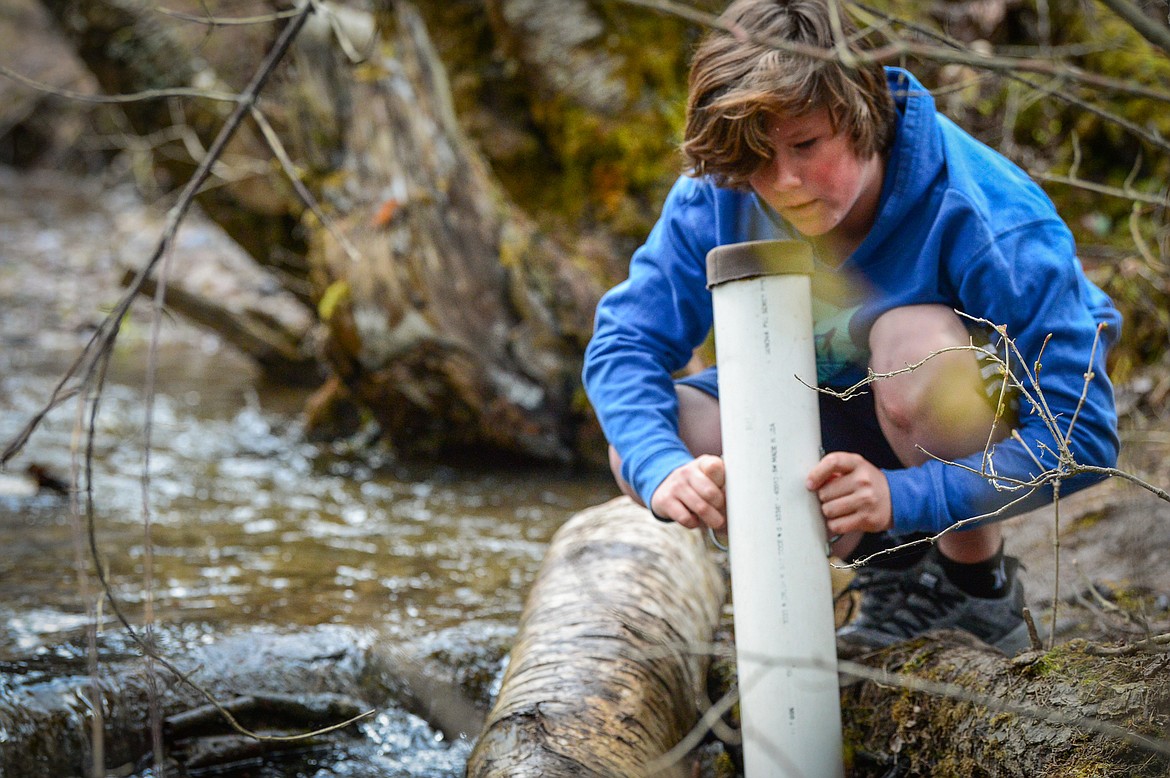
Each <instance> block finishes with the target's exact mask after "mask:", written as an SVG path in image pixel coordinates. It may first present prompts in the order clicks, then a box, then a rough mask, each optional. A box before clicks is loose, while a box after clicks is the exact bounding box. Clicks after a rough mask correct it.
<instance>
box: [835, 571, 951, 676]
mask: <svg viewBox="0 0 1170 778" xmlns="http://www.w3.org/2000/svg"><path fill="white" fill-rule="evenodd" d="M928 556H929V555H928ZM921 568H922V561H921V560H920V561H918V562H916V563H915V564H913V565H911V566H910V567H905V568H901V569H897V570H894V569H890V568H885V567H872V566H869V567H861V568H858V570H857V573H856V575H854V576H853V580H852V581H850V582H849V585H848V586H846V587H845V588H844V589H843V590H842V591H841V593H840V594H838V595H837V599H840V598H842V597H851V598H852V597H854V593H856V599H855V600H853V602H852V604H851V605H850V609H849V616H848V617H846V619H847V620H848V619H849V618H850V617H852V620H851V621H849V623H848V624H846V625H845V626H843V627H841V628H840V629H838V630H837V654H838V655H839V656H841V657H843V658H846V659H849V658H851V657H854V656H857V655H858V654H860V653H863V652H865V651H869V650H871V649H873V648H874V647H875V646H874V644H873V642H872V640H867V639H866V637H867V636H868V635H869V634H870V633H871V632H873V631H875V630H880V629H881V628H882V625H883V624H885V622H886V618H887V616H888V615H889V614H891V613H893V612H894V611H896V610H897V609H898V608H899V607H900V606H901V605H902V604H903V601H904V595H903V594H902V590H903V588H904V586H905V585H906V584H907V583H908V582H909V581H911V580H917V578H918V573H919V571H920V570H921Z"/></svg>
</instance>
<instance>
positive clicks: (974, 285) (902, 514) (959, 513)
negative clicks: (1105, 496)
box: [886, 220, 1121, 533]
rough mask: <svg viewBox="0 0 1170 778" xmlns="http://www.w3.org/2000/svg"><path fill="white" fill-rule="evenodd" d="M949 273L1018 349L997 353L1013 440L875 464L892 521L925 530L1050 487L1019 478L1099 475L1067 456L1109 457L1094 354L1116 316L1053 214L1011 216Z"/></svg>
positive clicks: (1038, 495)
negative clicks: (945, 457)
mask: <svg viewBox="0 0 1170 778" xmlns="http://www.w3.org/2000/svg"><path fill="white" fill-rule="evenodd" d="M976 245H978V244H976ZM950 275H951V282H952V283H953V284H955V286H956V289H957V293H958V297H959V299H960V300H961V303H962V309H963V310H964V311H966V312H968V313H969V314H971V315H976V316H981V317H983V318H986V319H987V320H988V321H990V322H991V323H992V324H995V325H1006V327H1007V335H1008V338H1009V339H1010V340H1011V341H1012V342H1013V343H1014V345H1015V349H1016V350H1018V353H1016V351H1010V354H1009V364H1010V369H1011V370H1012V372H1013V373H1014V374H1015V375H1016V376H1017V377H1018V378H1019V380H1020V382H1021V383H1022V384H1023V390H1022V392H1021V397H1020V408H1019V422H1018V425H1017V430H1018V432H1019V435H1020V440H1018V441H1017V440H1014V439H1008V440H1006V441H1004V442H1001V443H999V444H997V445H995V446H994V447H993V449H992V450H991V455H990V457H988V458H987V459H986V461H985V459H984V456H983V452H979V453H977V454H974V455H972V456H969V457H966V458H964V459H961V460H959V461H958V462H957V463H956V464H957V465H958V466H956V465H955V464H947V463H943V462H939V461H933V460H932V461H928V462H927V463H925V464H924V465H921V466H919V467H913V468H908V469H906V470H897V471H887V473H886V475H887V478H888V480H889V484H890V496H891V500H892V502H893V510H894V527H895V529H896V530H897V531H899V532H910V531H923V532H931V533H935V532H939V531H941V530H943V529H946V528H947V527H949V526H951V525H953V524H954V523H956V522H959V521H962V520H964V519H968V518H972V517H977V516H985V515H987V514H991V513H994V512H997V511H1000V512H999V513H996V518H997V519H1000V518H1007V517H1009V516H1013V515H1016V514H1018V513H1022V512H1024V511H1027V510H1031V509H1034V508H1037V507H1040V506H1042V505H1044V504H1047V503H1048V502H1051V501H1052V499H1053V490H1052V487H1051V485H1050V479H1049V481H1048V484H1046V485H1044V486H1042V487H1040V488H1034V487H1029V486H1023V485H1022V484H1026V483H1029V482H1032V481H1033V480H1034V479H1037V478H1038V477H1039V476H1041V475H1042V474H1045V473H1048V474H1053V475H1058V476H1062V477H1061V494H1062V495H1067V494H1070V493H1072V492H1073V491H1076V490H1077V489H1080V488H1083V487H1085V486H1089V485H1090V484H1092V483H1095V482H1096V481H1098V480H1100V477H1099V476H1096V475H1093V474H1087V473H1080V474H1074V473H1075V470H1076V465H1092V466H1097V467H1113V466H1114V465H1115V464H1116V461H1117V453H1118V448H1119V441H1118V437H1117V415H1116V411H1115V408H1114V401H1113V387H1112V385H1111V384H1110V381H1109V378H1108V376H1107V374H1106V369H1105V356H1106V352H1107V349H1108V348H1109V346H1111V345H1112V344H1113V343H1114V342H1116V340H1117V337H1118V335H1119V333H1120V327H1121V316H1120V314H1119V313H1118V312H1117V310H1116V309H1115V308H1114V307H1113V305H1112V303H1110V302H1109V300H1108V298H1107V297H1106V296H1105V295H1104V293H1103V292H1101V291H1100V290H1099V289H1097V288H1096V287H1095V286H1093V285H1092V284H1091V283H1090V282H1089V281H1088V279H1087V278H1085V276H1084V273H1083V272H1082V271H1081V269H1080V265H1079V262H1078V261H1077V259H1076V255H1075V247H1074V246H1073V241H1072V235H1071V234H1070V233H1069V232H1068V229H1067V227H1065V226H1064V224H1062V223H1060V222H1059V221H1058V220H1046V221H1042V222H1037V223H1033V224H1029V225H1026V226H1022V227H1017V228H1016V229H1015V230H1013V231H1012V232H1010V233H1008V234H1004V235H999V236H996V237H995V239H994V241H993V242H991V244H990V245H988V246H987V247H986V248H985V249H983V250H982V251H981V252H980V253H979V254H977V255H976V256H974V257H972V258H971V259H970V260H969V261H966V262H964V263H963V264H962V265H959V266H956V267H955V268H954V269H952V270H951V273H950ZM1099 325H1103V326H1102V329H1101V330H1100V332H1098V326H1099ZM1005 506H1006V507H1005Z"/></svg>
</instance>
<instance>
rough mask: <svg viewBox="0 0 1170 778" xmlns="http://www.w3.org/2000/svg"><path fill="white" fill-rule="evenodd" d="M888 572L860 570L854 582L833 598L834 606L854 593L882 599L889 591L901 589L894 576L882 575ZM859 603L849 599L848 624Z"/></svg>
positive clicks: (846, 618) (869, 569)
mask: <svg viewBox="0 0 1170 778" xmlns="http://www.w3.org/2000/svg"><path fill="white" fill-rule="evenodd" d="M886 572H888V571H886V570H883V569H880V568H862V569H861V570H858V571H857V573H856V574H855V575H854V576H853V580H852V581H850V582H849V583H848V584H846V585H845V588H844V589H842V590H841V591H840V592H839V593H838V594H837V596H836V597H834V598H833V606H834V607H836V605H837V602H838V601H840V599H841V598H842V597H849V595H851V594H853V592H858V593H860V594H863V595H864V594H866V593H869V594H872V595H874V596H875V597H880V596H881V595H883V594H884V593H885V592H887V591H893V590H895V589H898V588H900V583H901V582H900V580H899V579H898V578H895V577H894V576H892V575H888V576H886V575H882V573H886ZM857 605H858V603H857V601H856V600H854V599H853V598H852V597H850V598H849V611H848V612H847V613H846V614H845V621H846V622H848V621H849V620H850V619H852V618H853V614H854V611H856V610H857Z"/></svg>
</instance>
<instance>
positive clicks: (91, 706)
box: [0, 626, 503, 778]
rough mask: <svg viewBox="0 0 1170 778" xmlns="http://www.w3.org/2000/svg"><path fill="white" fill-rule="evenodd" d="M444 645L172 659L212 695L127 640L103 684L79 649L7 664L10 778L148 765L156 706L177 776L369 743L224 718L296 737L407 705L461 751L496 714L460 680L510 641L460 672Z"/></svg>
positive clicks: (372, 642) (222, 648) (5, 770)
mask: <svg viewBox="0 0 1170 778" xmlns="http://www.w3.org/2000/svg"><path fill="white" fill-rule="evenodd" d="M115 637H117V636H116V635H115ZM497 644H499V645H497ZM448 645H449V640H448V639H447V638H446V637H445V636H435V641H434V642H433V643H432V644H430V645H428V644H427V643H426V641H423V642H422V643H420V644H418V645H411V646H396V645H394V644H392V643H390V642H389V641H388V640H386V639H385V637H384V636H379V635H378V634H377V633H374V632H371V631H369V630H356V629H353V628H349V627H341V626H321V627H316V628H312V629H306V630H301V631H300V632H298V633H296V634H276V633H271V632H264V631H257V632H249V633H241V634H237V635H233V636H230V637H226V638H222V639H220V640H218V641H216V642H214V643H212V644H210V645H197V646H195V647H191V648H186V649H182V650H178V649H172V650H171V651H169V652H168V653H169V654H171V656H170V659H171V660H172V661H173V663H174V665H175V666H177V667H178V668H179V669H180V670H181V671H182V672H184V673H187V674H189V675H188V677H189V679H190V680H191V681H192V682H193V683H194V684H198V686H199V687H201V689H202V690H203V691H200V690H199V689H197V688H195V686H193V685H191V684H188V683H185V682H183V681H180V680H179V679H178V678H176V677H175V675H173V674H172V673H171V672H170V671H168V670H166V669H165V668H163V667H162V666H161V665H159V664H157V663H156V664H155V666H154V671H153V673H149V672H147V670H146V667H145V666H144V664H143V660H142V659H141V657H138V656H135V655H134V652H133V650H132V651H131V653H129V654H127V653H124V649H122V648H120V647H119V645H118V644H115V645H104V646H102V648H101V650H100V654H101V657H100V659H101V665H100V673H99V674H98V676H97V677H96V678H94V677H92V676H91V675H90V673H89V669H88V667H87V663H86V660H85V658H84V656H81V655H79V652H78V650H77V649H75V648H72V647H62V648H61V649H60V650H59V651H57V652H47V653H45V654H44V655H42V656H38V657H35V658H32V659H28V660H23V661H3V662H0V733H2V734H3V737H0V776H13V777H14V778H15V776H42V775H43V776H49V775H52V776H82V775H89V774H91V766H92V762H93V760H94V758H95V753H96V754H97V758H98V759H100V760H101V761H102V762H103V763H104V765H105V766H106V768H107V769H108V770H109V771H110V774H128V771H129V770H131V769H132V768H133V766H134V765H136V764H139V765H140V764H141V763H142V762H143V760H149V759H151V754H150V750H151V747H152V743H151V710H152V707H154V708H155V709H156V710H157V711H158V713H159V716H160V718H161V720H162V722H163V730H162V736H163V749H164V758H165V760H167V764H169V765H170V766H171V767H172V768H173V770H171V771H168V774H172V772H173V773H174V774H186V772H185V770H186V769H194V768H196V767H208V766H211V765H213V764H220V763H224V762H231V761H233V760H236V759H241V758H245V757H249V758H250V757H256V756H259V755H261V754H264V755H272V754H279V753H281V752H285V751H289V750H296V749H300V748H304V747H306V746H307V745H325V744H331V745H333V746H337V747H346V746H353V745H355V744H356V743H360V742H361V741H362V740H363V736H362V734H361V733H360V732H359V731H358V728H357V727H356V726H349V727H346V728H344V729H342V730H339V731H334V732H330V733H328V734H325V735H318V736H315V737H314V738H312V739H310V740H279V739H277V740H272V739H269V740H259V739H256V738H254V737H250V736H247V735H245V734H242V733H240V732H239V731H237V730H235V729H233V728H232V727H230V726H229V725H228V723H227V720H226V719H225V716H224V711H228V712H230V713H231V714H232V716H233V717H234V718H235V719H236V720H237V721H238V722H239V723H240V724H241V725H242V726H244V727H247V728H248V729H249V730H250V731H251V732H255V733H259V734H263V735H265V736H281V737H288V736H291V735H297V734H298V733H306V732H312V731H315V730H318V729H321V728H324V727H331V726H336V725H338V724H341V723H344V722H346V721H350V720H352V719H354V717H357V716H361V715H362V714H367V713H369V712H370V711H379V712H383V711H387V710H390V709H401V710H404V711H409V712H410V713H413V714H414V715H417V716H419V717H420V718H423V719H424V720H425V721H427V722H428V724H430V725H431V726H432V727H433V728H435V729H436V730H439V731H442V732H443V736H444V738H445V739H446V740H447V742H455V741H457V740H459V739H460V738H461V737H462V736H461V733H463V732H475V731H477V730H478V727H479V726H480V725H481V724H482V721H483V718H482V713H481V712H480V709H481V708H486V694H482V693H481V690H480V689H478V688H473V687H476V686H477V685H476V684H469V683H468V682H467V681H468V679H467V678H465V677H461V676H463V675H464V674H465V673H478V672H481V670H480V669H477V668H476V665H477V664H478V663H484V664H486V665H489V666H491V667H495V666H496V665H497V662H498V658H499V657H500V656H501V655H502V653H503V645H502V641H501V640H497V639H495V638H493V637H489V638H486V639H484V640H482V641H481V642H478V643H476V644H475V646H474V649H473V650H472V651H471V653H472V654H474V656H464V657H462V658H461V660H460V665H461V666H455V667H453V666H452V665H451V664H450V661H449V660H450V657H449V648H448ZM63 657H67V658H63ZM204 692H206V693H207V694H210V695H211V696H212V697H213V698H214V700H215V703H214V704H212V703H211V702H209V700H208V698H207V696H205V694H204ZM95 711H101V716H102V718H101V722H100V723H101V737H100V741H99V742H100V745H98V744H97V743H95V737H94V733H93V727H94V724H95V722H94V712H95ZM362 721H363V722H367V723H368V722H369V721H370V719H369V717H366V718H363V719H362ZM357 753H358V754H361V751H360V750H359V751H357ZM360 758H361V757H359V761H360ZM351 767H354V768H355V769H356V768H358V767H360V765H357V764H353V765H351ZM101 774H102V775H105V774H106V772H105V771H103V772H102V773H101ZM363 774H364V773H363ZM371 774H372V773H371Z"/></svg>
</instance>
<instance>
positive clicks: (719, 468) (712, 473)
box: [696, 454, 726, 489]
mask: <svg viewBox="0 0 1170 778" xmlns="http://www.w3.org/2000/svg"><path fill="white" fill-rule="evenodd" d="M696 464H697V465H698V467H699V471H700V472H702V473H703V475H705V476H707V477H708V478H710V479H711V481H712V483H714V484H715V485H716V486H718V487H719V488H720V489H722V488H723V484H724V481H725V479H726V471H725V469H724V467H723V457H717V456H714V455H712V454H704V455H703V456H701V457H699V458H698V459H697V460H696Z"/></svg>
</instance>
